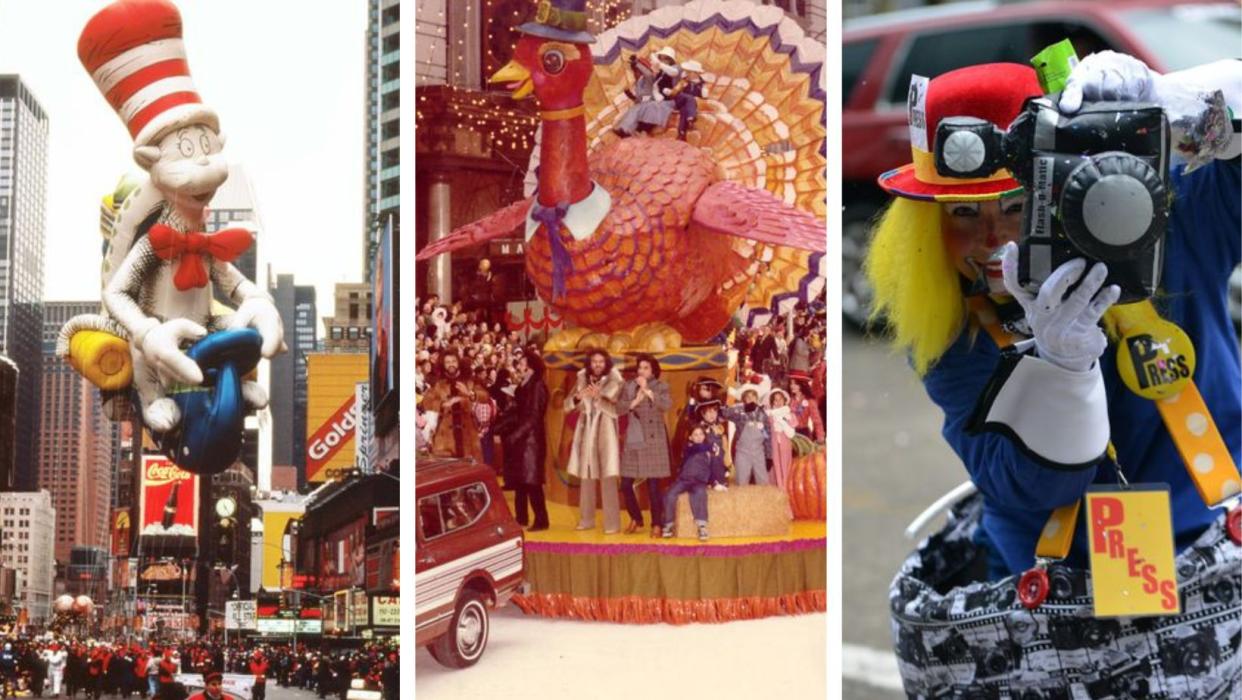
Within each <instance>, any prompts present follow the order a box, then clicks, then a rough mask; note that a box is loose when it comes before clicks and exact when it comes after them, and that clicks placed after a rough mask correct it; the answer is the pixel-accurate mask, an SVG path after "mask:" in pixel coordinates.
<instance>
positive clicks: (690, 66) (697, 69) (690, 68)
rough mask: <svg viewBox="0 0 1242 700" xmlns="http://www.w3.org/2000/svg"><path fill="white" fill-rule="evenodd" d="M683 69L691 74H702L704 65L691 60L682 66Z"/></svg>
mask: <svg viewBox="0 0 1242 700" xmlns="http://www.w3.org/2000/svg"><path fill="white" fill-rule="evenodd" d="M681 69H682V70H684V71H687V72H690V73H702V72H703V64H702V63H699V62H698V61H695V60H693V59H691V60H689V61H686V62H685V63H683V64H681Z"/></svg>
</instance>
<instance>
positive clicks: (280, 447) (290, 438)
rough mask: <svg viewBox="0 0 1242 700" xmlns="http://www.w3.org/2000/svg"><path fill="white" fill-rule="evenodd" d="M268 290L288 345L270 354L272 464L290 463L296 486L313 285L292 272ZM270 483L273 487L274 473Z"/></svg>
mask: <svg viewBox="0 0 1242 700" xmlns="http://www.w3.org/2000/svg"><path fill="white" fill-rule="evenodd" d="M269 291H270V292H271V295H272V299H273V300H275V302H276V310H277V312H279V313H280V320H281V322H282V323H283V324H284V326H285V343H286V344H287V345H288V346H289V352H286V353H283V354H280V355H277V356H276V357H274V358H272V381H271V385H272V392H271V410H272V464H273V465H274V469H273V473H274V471H275V468H279V467H293V468H294V469H295V470H296V473H297V475H298V481H297V486H298V487H299V488H300V487H301V486H302V485H304V484H305V483H306V476H305V474H306V354H307V353H312V352H315V343H316V341H317V336H318V330H319V318H318V316H317V315H316V310H315V287H314V286H313V285H299V284H295V283H294V280H293V275H276V284H275V285H274V286H272V287H271V288H270V289H269ZM272 487H273V489H276V484H275V478H274V477H273V484H272ZM277 490H278V489H277Z"/></svg>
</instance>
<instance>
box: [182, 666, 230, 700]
mask: <svg viewBox="0 0 1242 700" xmlns="http://www.w3.org/2000/svg"><path fill="white" fill-rule="evenodd" d="M203 683H204V684H205V685H206V686H207V687H206V688H204V689H203V691H202V692H200V693H195V694H193V695H191V696H190V700H224V699H225V698H229V697H231V696H229V695H225V693H224V688H223V685H224V675H223V674H221V673H220V672H219V671H207V672H206V673H204V674H203Z"/></svg>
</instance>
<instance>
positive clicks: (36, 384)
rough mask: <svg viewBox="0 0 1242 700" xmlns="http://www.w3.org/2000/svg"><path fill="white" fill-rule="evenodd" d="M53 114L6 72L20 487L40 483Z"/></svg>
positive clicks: (6, 298) (3, 168)
mask: <svg viewBox="0 0 1242 700" xmlns="http://www.w3.org/2000/svg"><path fill="white" fill-rule="evenodd" d="M47 138H48V118H47V114H46V113H44V111H43V108H42V107H41V106H39V103H38V101H37V100H35V98H34V95H33V94H31V92H30V89H29V88H28V87H27V86H26V85H25V83H23V82H22V81H21V78H19V77H18V76H16V75H0V354H3V355H5V356H7V357H8V358H9V359H11V360H13V362H14V363H16V364H17V367H18V369H19V370H20V372H19V374H18V385H17V451H16V454H17V460H16V475H15V479H14V482H15V483H14V485H15V487H16V488H17V489H18V490H19V491H30V490H33V489H34V487H35V482H36V476H37V474H38V440H39V418H40V411H39V393H40V390H41V387H42V381H41V377H42V375H43V354H42V350H41V348H40V334H41V332H42V330H43V307H42V302H41V300H42V298H43V234H44V231H43V226H44V211H45V207H46V202H47Z"/></svg>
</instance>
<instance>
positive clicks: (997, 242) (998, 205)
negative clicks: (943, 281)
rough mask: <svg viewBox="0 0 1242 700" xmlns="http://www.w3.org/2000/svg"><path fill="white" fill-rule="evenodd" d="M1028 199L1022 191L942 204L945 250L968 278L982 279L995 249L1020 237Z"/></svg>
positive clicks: (959, 270) (958, 269)
mask: <svg viewBox="0 0 1242 700" xmlns="http://www.w3.org/2000/svg"><path fill="white" fill-rule="evenodd" d="M1024 201H1025V197H1024V196H1023V195H1021V194H1018V195H1011V196H1008V197H1003V198H1001V199H999V200H994V201H990V202H946V203H944V204H943V205H941V211H942V213H943V216H942V220H943V222H944V223H943V228H942V230H943V238H944V245H945V250H946V251H947V252H948V253H949V258H950V259H951V260H952V261H953V264H954V266H956V267H957V271H958V272H960V273H961V274H962V275H963V276H964V277H966V278H967V279H970V280H976V279H978V277H979V275H980V274H981V273H982V272H983V271H984V270H985V269H986V268H987V266H988V264H989V262H990V259H991V257H992V254H993V253H995V252H996V251H998V250H1000V247H1001V246H1003V245H1005V244H1006V243H1008V242H1010V241H1017V240H1018V232H1019V229H1020V228H1021V225H1022V205H1023V202H1024Z"/></svg>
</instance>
